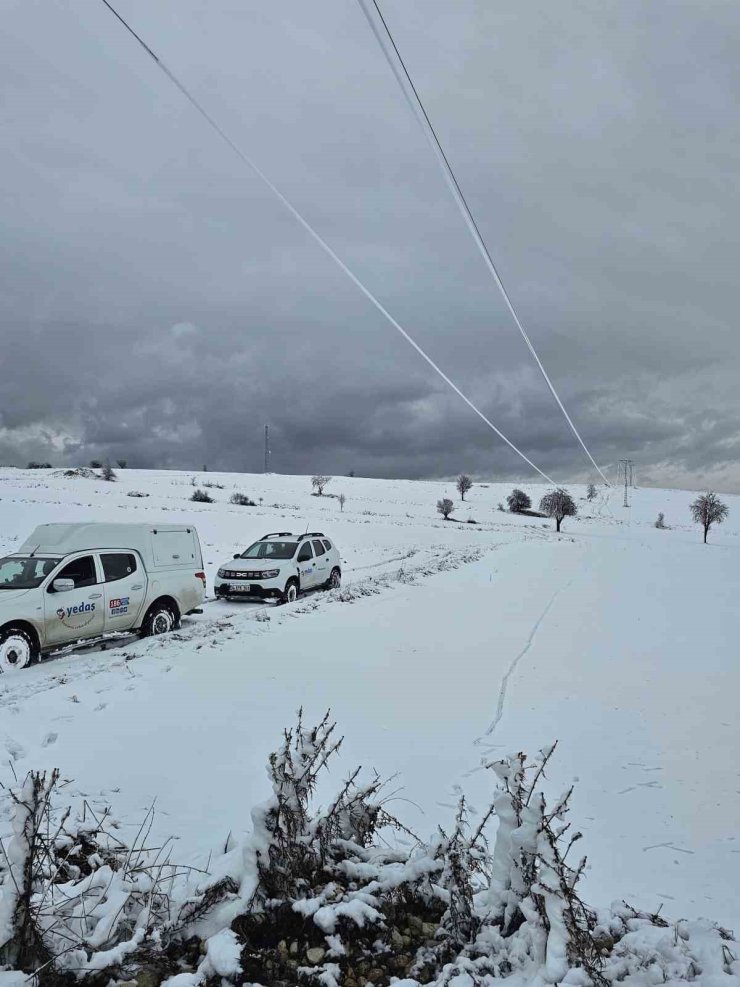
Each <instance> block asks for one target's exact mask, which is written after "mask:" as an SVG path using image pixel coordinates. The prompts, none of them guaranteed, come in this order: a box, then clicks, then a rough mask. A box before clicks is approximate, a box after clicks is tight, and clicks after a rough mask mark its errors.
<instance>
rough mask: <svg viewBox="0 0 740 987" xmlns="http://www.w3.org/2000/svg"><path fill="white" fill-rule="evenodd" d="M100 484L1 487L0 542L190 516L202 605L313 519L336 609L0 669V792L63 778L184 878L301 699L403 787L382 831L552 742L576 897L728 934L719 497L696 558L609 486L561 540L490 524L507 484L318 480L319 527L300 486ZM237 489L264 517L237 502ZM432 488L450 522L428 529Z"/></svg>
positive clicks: (731, 910)
mask: <svg viewBox="0 0 740 987" xmlns="http://www.w3.org/2000/svg"><path fill="white" fill-rule="evenodd" d="M118 472H119V479H118V481H117V482H116V483H105V482H103V481H101V480H98V479H90V478H78V477H65V476H63V475H57V474H56V473H55V472H54V471H29V472H26V471H21V470H13V469H5V470H1V471H0V549H2V550H3V551H5V552H10V551H13V549H14V546H15V545H17V544H19V543H20V542H21V541H22V540H23V539H24V538H25V537H26V535H27V534H28V533H29V532H30V530H31V529H32V528H33V526H34V525H36V524H38V523H41V522H45V521H62V520H64V521H81V520H87V519H90V520H113V519H115V520H147V521H148V520H153V521H163V520H167V521H177V522H179V521H187V522H191V523H194V524H195V525H196V526H197V528H198V531H199V532H200V537H201V541H202V544H203V548H204V556H205V559H206V567H207V573H208V577H209V590H210V589H211V588H212V577H213V575H214V573H215V570H216V568H217V566H218V564H219V563H220V562H222V561H223V560H224V559H228V558H230V557H231V555H232V554H233V552H234V551H235V550H236V549H237V548H243V547H245V546H246V545H247V544H248V543H249V542H250V541H252V540H253V539H255V538H257V537H260V536H261V535H263V534H264V533H265V532H266V531H270V530H290V529H293V530H304V529H305V528H306V526H308V528H309V529H310V530H323V531H325V532H326V533H327V534H330V535H331V536H332V537H334V538H335V540H336V541H337V544H338V545H339V547H340V549H341V552H342V557H343V560H344V571H345V585H346V586H348V587H349V588H351V589H352V590H353V592H351V593H347V594H346V596H347V597H349V599H346V600H344V601H342V600H339V599H337V598H336V597H335V596H332V595H329V594H313V595H310V596H306V597H304V598H302V599H300V600H299V601H298V602H297V603H296V604H294V605H292V606H288V607H280V608H277V607H272V606H268V607H265V606H258V605H254V604H250V603H244V604H241V605H237V604H227V603H223V602H215V601H212V602H209V603H208V604H206V607H205V612H204V614H203V615H202V616H200V617H194V618H191V619H189V620H188V621H186V622H185V623H184V624H183V629H182V631H181V632H180V633H179V634H176V635H172V636H171V637H170V638H168V639H155V640H149V641H145V642H138V641H125V642H122V643H119V644H118V645H117V646H116V647H115V648H112V649H110V650H94V651H87V652H83V651H80V652H79V653H77V654H74V655H66V656H64V657H60V658H54V659H49V660H46V661H44V662H43V663H42V664H41V665H39V666H36V667H33V668H31V669H28V670H26V671H25V672H22V673H18V674H16V675H13V676H11V675H6V676H3V677H0V762H2V763H1V764H0V781H2V782H3V783H6V784H7V783H9V782H12V780H13V776H14V775H16V776H19V777H20V776H22V775H23V774H24V773H25V771H26V770H28V769H29V768H40V767H47V766H59V767H60V768H61V770H62V773H63V775H64V776H65V777H67V778H70V779H74V784H73V785H72V786H70V789H69V792H70V794H72V793H74V792H80V793H84V794H85V796H86V797H88V798H89V799H90V800H92V801H93V802H96V801H97V802H112V803H113V805H114V806H115V811H116V813H117V815H118V816H120V817H122V818H124V819H126V820H128V821H130V822H131V824H132V825H133V824H134V823H137V822H138V821H140V820H141V818H142V815H143V812H144V811H145V810H146V808H147V807H148V806H149V805H150V804H151V802H152V800H154V799H155V798H156V801H157V808H158V817H157V826H158V827H159V829H160V831H161V832H163V833H166V834H170V833H172V834H173V835H176V836H177V837H179V844H178V849H177V855H178V858H179V859H181V860H182V859H186V860H187V861H188V862H193V863H200V864H203V863H205V862H206V860H207V859H208V856H209V853H210V852H211V851H212V850H213V849H214V848H216V847H218V846H222V845H223V843H224V840H225V838H226V836H227V834H228V833H229V832H231V833H232V834H234V835H235V836H236V837H237V838H238V837H239V836H240V835H241V834H244V833H246V832H247V831H248V829H249V826H250V816H249V811H250V809H251V808H252V806H253V805H254V804H255V803H257V802H259V801H261V800H262V799H263V798H264V797H265V795H266V793H267V779H266V776H265V770H264V764H265V758H266V755H267V753H268V752H269V751H270V750H271V749H273V747H274V745H275V741H276V739H277V738H278V736H279V734H280V730H281V728H282V727H283V726H285V725H288V724H290V723H291V722H292V721H293V719H294V712H295V710H296V709H297V708H298V707H299V706H301V705H302V706H303V707H304V709H305V710H306V713H307V718H309V719H310V720H312V721H313V720H315V719H316V718H319V717H320V716H321V715H322V714H323V712H324V711H325V710H326V708H327V707H331V708H332V712H333V715H334V717H335V718H336V719H337V720H338V722H339V727H340V728H341V729H343V731H344V732H345V733H346V735H347V739H346V743H345V745H344V747H343V750H342V755H341V757H342V764H343V765H344V766H350V765H354V764H363V765H365V766H366V767H367V768H375V769H377V770H378V771H379V772H380V773H381V774H382V775H391V774H396V773H397V774H398V777H399V785H402V786H403V790H402V791H400V792H399V794H398V800H397V801H396V802H395V803H394V804H393V811H394V813H395V814H396V815H397V816H399V817H400V818H401V819H402V820H403V821H405V822H406V823H408V824H409V825H410V826H411V827H412V828H413V829H414V830H416V831H421V832H423V833H430V832H432V831H433V829H434V828H435V826H436V824H437V823H438V822H444V823H449V822H450V819H451V817H452V815H453V812H454V805H455V801H456V798H457V795H458V793H459V792H460V791H461V790H463V791H465V792H467V793H468V794H469V798H470V805H471V806H472V807H473V809H475V808H476V807H477V808H478V809H483V808H484V807H485V805H486V804H487V800H488V798H489V795H490V772H484V771H482V770H481V768H480V765H481V762H482V760H484V759H490V758H491V757H492V756H496V757H497V756H502V755H504V754H506V753H509V752H513V751H518V750H523V751H530V752H532V753H534V752H535V751H536V750H537V749H538V748H540V747H542V746H543V745H545V744H548V743H550V742H552V741H553V740H556V739H557V740H559V741H560V744H559V748H558V754H557V757H556V758H555V760H554V762H553V766H552V773H551V782H552V786H553V789H554V790H555V791H557V790H558V789H559V788H560V787H562V786H565V785H567V784H569V783H570V782H571V781H572V780H573V778H576V777H577V778H578V782H577V785H576V791H575V796H574V801H573V815H574V819H575V820H576V822H577V824H578V825H579V827H580V828H582V829H583V831H584V834H585V839H584V849H585V851H586V852H587V853H588V855H589V858H590V864H591V870H590V872H589V874H588V876H587V878H586V882H585V888H584V892H585V896H586V897H587V898H589V899H591V900H594V901H598V902H606V903H608V902H609V901H610V900H612V899H617V898H626V899H628V900H630V901H631V902H633V903H634V904H636V905H638V906H641V907H645V908H647V909H652V910H655V909H657V908H659V907H660V906H663V908H664V911H665V912H666V913H667V914H670V915H672V916H674V917H687V918H688V917H691V918H693V917H697V916H707V917H710V918H712V919H714V920H716V921H718V922H720V923H722V924H724V925H727V926H729V927H731V928H732V927H734V928H735V930H736V931H737V930H739V929H740V905H739V904H738V894H737V888H738V886H740V840H739V839H738V832H737V819H738V816H739V815H740V771H739V769H738V766H737V764H736V758H735V756H734V752H736V751H737V750H738V749H740V719H738V716H737V703H738V695H740V668H739V666H738V660H737V655H738V642H737V627H738V621H737V601H738V599H740V498H737V497H727V498H724V499H725V500H726V501H727V502H728V504H729V506H730V517H729V520H728V521H727V522H726V523H725V524H724V525H722V526H721V527H718V528H716V529H715V530H713V531H712V533H711V535H710V544H709V545H708V546H704V545H703V544H702V543H701V532H700V530H699V529H698V528H697V527H696V526H694V525H692V524H691V523H690V517H689V511H688V505H689V503H690V501H691V500H692V499H693V498H694V496H695V494H691V493H689V492H682V491H665V490H656V489H645V490H642V489H640V490H634V491H631V498H632V502H633V503H632V507H631V508H629V509H625V508H623V507H622V491H621V490H610V491H604V490H603V489H602V490H601V491H600V493H599V496H598V498H597V500H596V501H595V502H594V503H592V504H590V503H588V502H587V501H586V500H585V491H584V490H583V489H582V488H579V487H571V492H572V493H573V495H574V496H575V497H576V498H577V503H578V507H579V512H580V516H579V517H578V518H576V519H566V521H565V522H564V525H563V529H564V530H563V533H562V534H561V535H557V534H556V533H555V532H554V530H553V528H554V526H553V524H552V522H549V521H547V522H545V521H543V520H540V519H537V518H527V517H516V516H512V515H509V514H505V513H501V512H500V511H499V510H498V509H497V505H498V503H499V502H502V501H504V500H505V497H506V495H507V494H508V493H509V492H510V489H511V485H498V484H480V485H476V486H474V487H473V489H472V491H471V492H470V494H469V495H468V497H467V502H466V503H465V504H464V505H463V504H460V503H459V498H458V496H457V494H456V493H455V490H454V485H453V484H452V483H449V484H445V483H441V482H440V483H433V482H411V481H390V480H388V481H383V480H366V479H360V478H341V479H340V478H335V479H334V480H333V482H332V483H331V484H330V485H329V487H327V493H334V494H339V493H344V494H345V495H346V497H347V501H346V504H345V506H344V510H343V511H340V507H339V503H338V501H337V500H336V499H334V498H330V497H323V498H318V497H314V496H311V485H310V478H308V477H283V476H275V475H268V476H251V475H240V474H216V473H208V474H199V475H197V477H196V482H197V483H198V484H199V485H201V484H202V483H203V482H204V481H207V482H209V483H214V484H220V485H222V486H223V489H219V488H217V487H212V488H211V489H210V493H211V494H212V495H213V496H214V497H215V499H216V502H215V503H214V504H195V503H191V502H190V501H189V497H190V496H191V494H192V491H193V485H192V477H191V475H190V474H184V473H177V472H147V471H133V470H121V471H118ZM522 486H523V487H524V489H526V490H527V491H528V492H529V494H530V496H531V497H532V500H533V501H535V502H536V501H538V500H539V497H540V496H541V494H542V492H543V491H544V488H543V487H541V486H538V485H535V484H522ZM132 490H137V491H141V492H144V493H147V494H149V496H148V497H146V498H135V497H129V496H127V494H128V493H129V492H131V491H132ZM235 490H239V491H242V492H244V493H247V494H248V495H250V496H251V497H252V498H253V499H254V500H255V501H257V505H258V506H256V507H253V508H243V507H235V506H231V505H230V504H229V503H228V500H229V496H230V495H231V494H232V493H233V492H234V491H235ZM445 495H448V496H450V497H452V499H454V500H455V502H456V504H457V511H456V514H455V515H453V516H454V517H456V518H457V519H458V521H459V522H463V523H454V522H448V523H445V522H443V521H442V520H441V518H439V516H438V515H437V514H436V511H435V504H436V501H437V500H438V499H439V498H440V497H442V496H445ZM659 511H662V512H664V513H665V519H666V523H667V524H668V525H669V526H670V528H669V530H665V531H660V530H656V529H655V527H654V521H655V518H656V517H657V514H658V512H659ZM469 518H472V519H474V520H475V521H477V522H478V524H476V525H472V524H467V523H465V522H467V520H468V519H469ZM267 618H269V619H267ZM6 828H7V819H6V818H4V819H0V833H2V832H3V830H4V829H6Z"/></svg>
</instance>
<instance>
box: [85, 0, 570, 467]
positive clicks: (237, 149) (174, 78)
mask: <svg viewBox="0 0 740 987" xmlns="http://www.w3.org/2000/svg"><path fill="white" fill-rule="evenodd" d="M101 2H102V3H103V4H104V5H105V6H106V7H107V8H108V10H110V12H111V13H112V14H114V15H115V16H116V18H117V19H118V20H119V21H120V23H121V24H122V25H123V26H124V27H125V28H126V30H127V31H128V32H129V34H130V35H131V36H132V37H133V38H135V39H136V41H137V42H138V43H139V44H140V45H141V47H142V48H143V49H144V51H145V52H146V53H147V55H149V56H150V57H151V58H152V59H153V60H154V62H155V63H156V65H157V66H158V67H159V68H160V69H161V70H162V71H163V72H164V74H165V75H166V76H167V78H168V79H169V80H170V82H171V83H172V84H173V85H174V86H176V88H177V89H179V91H180V92H181V93H182V95H183V96H184V97H185V99H187V101H188V102H189V103H190V104H191V106H193V108H194V109H195V110H197V112H198V113H199V114H200V115H201V116H202V117H203V119H204V120H205V121H206V122H207V123H208V125H209V126H210V127H211V128H212V129H213V130H215V131H216V133H217V134H218V135H219V137H221V139H222V140H223V141H225V143H226V144H228V146H229V147H230V148H231V150H232V151H234V153H235V154H237V155H238V156H239V158H241V160H242V161H243V162H244V164H246V165H247V167H248V168H250V169H251V171H253V172H254V174H255V175H257V177H258V178H259V179H260V180H261V181H262V182H264V184H265V185H266V186H267V187H268V188H269V189H270V191H271V192H272V193H273V194H274V195H275V196H276V197H277V198H278V199H279V200H280V202H282V204H283V205H284V206H285V208H286V209H287V210H288V212H290V214H291V215H292V216H293V218H294V219H295V220H296V221H297V222H298V223H300V225H301V226H302V227H303V229H304V230H305V231H306V232H307V233H308V234H309V235H310V236H311V237H312V238H313V239H314V240H315V241H316V243H318V245H319V246H320V247H321V249H322V250H324V251H325V253H327V254H328V255H329V257H331V259H332V260H333V261H334V262H335V264H337V266H338V267H340V268H341V270H342V271H344V273H345V274H346V275H347V277H348V278H349V279H350V281H352V283H353V284H354V285H356V287H357V288H359V289H360V291H361V292H362V293H363V295H365V297H366V298H367V299H368V300H369V301H371V302H372V303H373V305H374V306H375V307H376V308H377V309H378V311H379V312H380V313H381V314H382V315H384V316H385V318H386V319H387V320H388V321H389V322H390V324H391V325H392V326H393V328H394V329H396V330H397V331H398V332H399V333H400V334H401V335H402V336H403V338H404V339H405V340H406V342H407V343H408V344H409V345H410V346H412V347H413V348H414V349H415V350H416V352H417V353H418V354H419V356H420V357H422V359H423V360H426V362H427V363H428V364H429V366H430V367H431V368H432V369H433V370H434V371H435V372H436V373H437V374H439V376H440V377H441V378H442V380H443V381H444V382H445V383H446V384H447V385H448V386H449V387H451V388H452V390H453V391H454V392H455V393H456V394H457V395H458V397H460V398H462V400H463V401H464V402H465V404H467V405H468V407H469V408H470V409H471V410H472V411H474V412H475V413H476V415H478V417H479V418H480V419H481V420H482V421H484V422H485V423H486V425H488V427H489V428H490V429H492V430H493V431H494V432H495V433H496V435H498V437H499V438H500V439H502V440H503V441H504V442H505V443H506V444H507V446H509V448H510V449H513V451H514V452H515V453H516V454H517V455H518V456H521V458H522V459H523V460H524V462H525V463H527V464H528V465H529V466H531V467H532V469H533V470H535V472H537V473H539V474H540V476H542V477H544V478H545V479H546V480H547V482H548V483H555V481H554V480H553V479H552V478H551V477H549V476H548V475H547V473H545V472H543V471H542V470H541V469H540V468H539V466H535V464H534V463H533V462H532V460H531V459H529V458H528V457H527V456H526V455H525V454H524V453H523V452H522V451H521V449H519V448H517V446H515V445H514V443H513V442H511V441H510V440H509V439H507V438H506V436H505V435H504V433H503V432H501V431H500V430H499V429H498V428H496V426H495V425H494V424H493V422H492V421H490V420H489V419H488V418H487V417H486V416H485V415H484V414H483V412H482V411H481V410H480V409H479V408H477V407H476V405H474V404H473V402H472V401H471V400H470V398H468V397H467V396H466V395H465V394H463V392H462V391H461V390H460V388H459V387H458V386H457V384H455V383H454V382H453V381H452V380H450V378H449V377H448V376H447V374H446V373H445V372H444V371H443V370H441V369H440V367H438V366H437V364H436V363H435V362H434V360H432V358H431V357H430V356H428V355H427V353H425V351H424V350H423V349H422V348H421V346H419V344H418V343H417V342H416V341H415V340H414V339H412V338H411V336H410V335H409V334H408V333H407V332H406V330H405V329H404V328H403V326H401V325H400V323H398V322H396V320H395V319H394V318H393V316H392V315H391V314H390V312H389V311H388V310H387V309H386V308H385V307H384V306H383V305H382V304H381V303H380V302H379V301H378V299H377V298H376V297H375V295H373V293H372V292H371V291H370V289H369V288H366V287H365V285H364V284H363V283H362V281H360V279H359V278H358V277H357V276H356V275H355V274H353V272H352V271H351V270H350V269H349V268H348V267H347V265H346V264H345V263H344V261H343V260H342V259H341V258H340V257H339V256H338V254H336V253H335V252H334V250H333V249H332V248H331V247H330V246H329V244H328V243H327V242H326V240H324V239H323V237H322V236H321V235H320V234H319V233H317V232H316V230H315V229H314V228H313V227H312V226H311V224H310V223H309V222H308V220H306V219H304V218H303V216H302V215H301V213H299V212H298V210H297V209H296V208H295V206H294V205H293V204H292V203H291V202H290V201H289V200H288V199H286V197H285V196H284V195H283V193H282V192H281V191H280V190H279V189H278V188H277V187H276V186H275V185H273V184H272V182H271V181H270V179H269V178H268V177H267V176H266V175H265V174H264V172H262V171H261V170H260V169H259V168H258V167H257V165H256V164H255V163H254V161H252V159H251V158H250V157H249V156H248V155H247V154H246V153H245V152H244V151H242V149H241V148H240V147H239V146H238V144H235V143H234V141H233V140H232V139H231V138H230V137H229V136H228V134H226V132H225V131H223V130H222V129H221V127H220V126H219V124H217V123H216V121H215V120H214V119H213V117H212V116H211V115H210V114H209V113H208V111H207V110H205V109H204V108H203V107H202V106H201V105H200V103H199V102H198V101H197V100H196V98H195V97H194V96H193V95H192V94H191V93H190V92H189V90H188V89H186V88H185V86H184V85H183V83H181V82H180V80H179V79H178V78H177V76H175V75H174V74H173V73H172V72H171V71H170V70H169V69H168V68H167V66H166V65H165V63H164V62H163V61H162V59H161V58H159V57H158V56H157V55H156V54H155V53H154V52H153V51H152V49H151V48H150V47H149V45H147V44H146V42H144V41H143V40H142V39H141V38H140V37H139V35H138V34H137V33H136V31H134V29H133V28H132V27H131V26H130V25H129V24H128V22H127V21H125V20H124V19H123V17H121V15H120V14H119V13H118V11H117V10H116V9H115V8H114V7H113V6H111V4H110V3H109V2H108V0H101Z"/></svg>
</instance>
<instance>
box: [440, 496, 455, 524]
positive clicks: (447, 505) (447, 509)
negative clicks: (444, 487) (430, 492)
mask: <svg viewBox="0 0 740 987" xmlns="http://www.w3.org/2000/svg"><path fill="white" fill-rule="evenodd" d="M454 510H455V505H454V504H453V503H452V501H451V500H450V498H449V497H443V498H442V500H438V501H437V513H438V514H441V515H442V517H443V518H444V519H445V521H449V519H450V514H452V512H453V511H454Z"/></svg>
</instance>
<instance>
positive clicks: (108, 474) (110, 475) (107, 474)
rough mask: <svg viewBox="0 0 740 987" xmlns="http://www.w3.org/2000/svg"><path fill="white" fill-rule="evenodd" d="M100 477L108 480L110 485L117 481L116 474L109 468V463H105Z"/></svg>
mask: <svg viewBox="0 0 740 987" xmlns="http://www.w3.org/2000/svg"><path fill="white" fill-rule="evenodd" d="M101 475H102V477H103V479H104V480H108V482H109V483H112V482H113V481H114V480H117V479H118V477H117V476H116V472H115V470H114V469H113V467H112V466H111V464H110V462H106V464H105V466H104V467H103V472H102V474H101Z"/></svg>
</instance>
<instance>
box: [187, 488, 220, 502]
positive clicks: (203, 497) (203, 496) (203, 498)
mask: <svg viewBox="0 0 740 987" xmlns="http://www.w3.org/2000/svg"><path fill="white" fill-rule="evenodd" d="M190 499H191V500H193V501H195V503H196V504H212V503H213V502H214V501H213V497H211V495H210V494H209V493H208V491H207V490H201V489H200V488H198V489H197V490H193V493H192V495H191V497H190Z"/></svg>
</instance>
